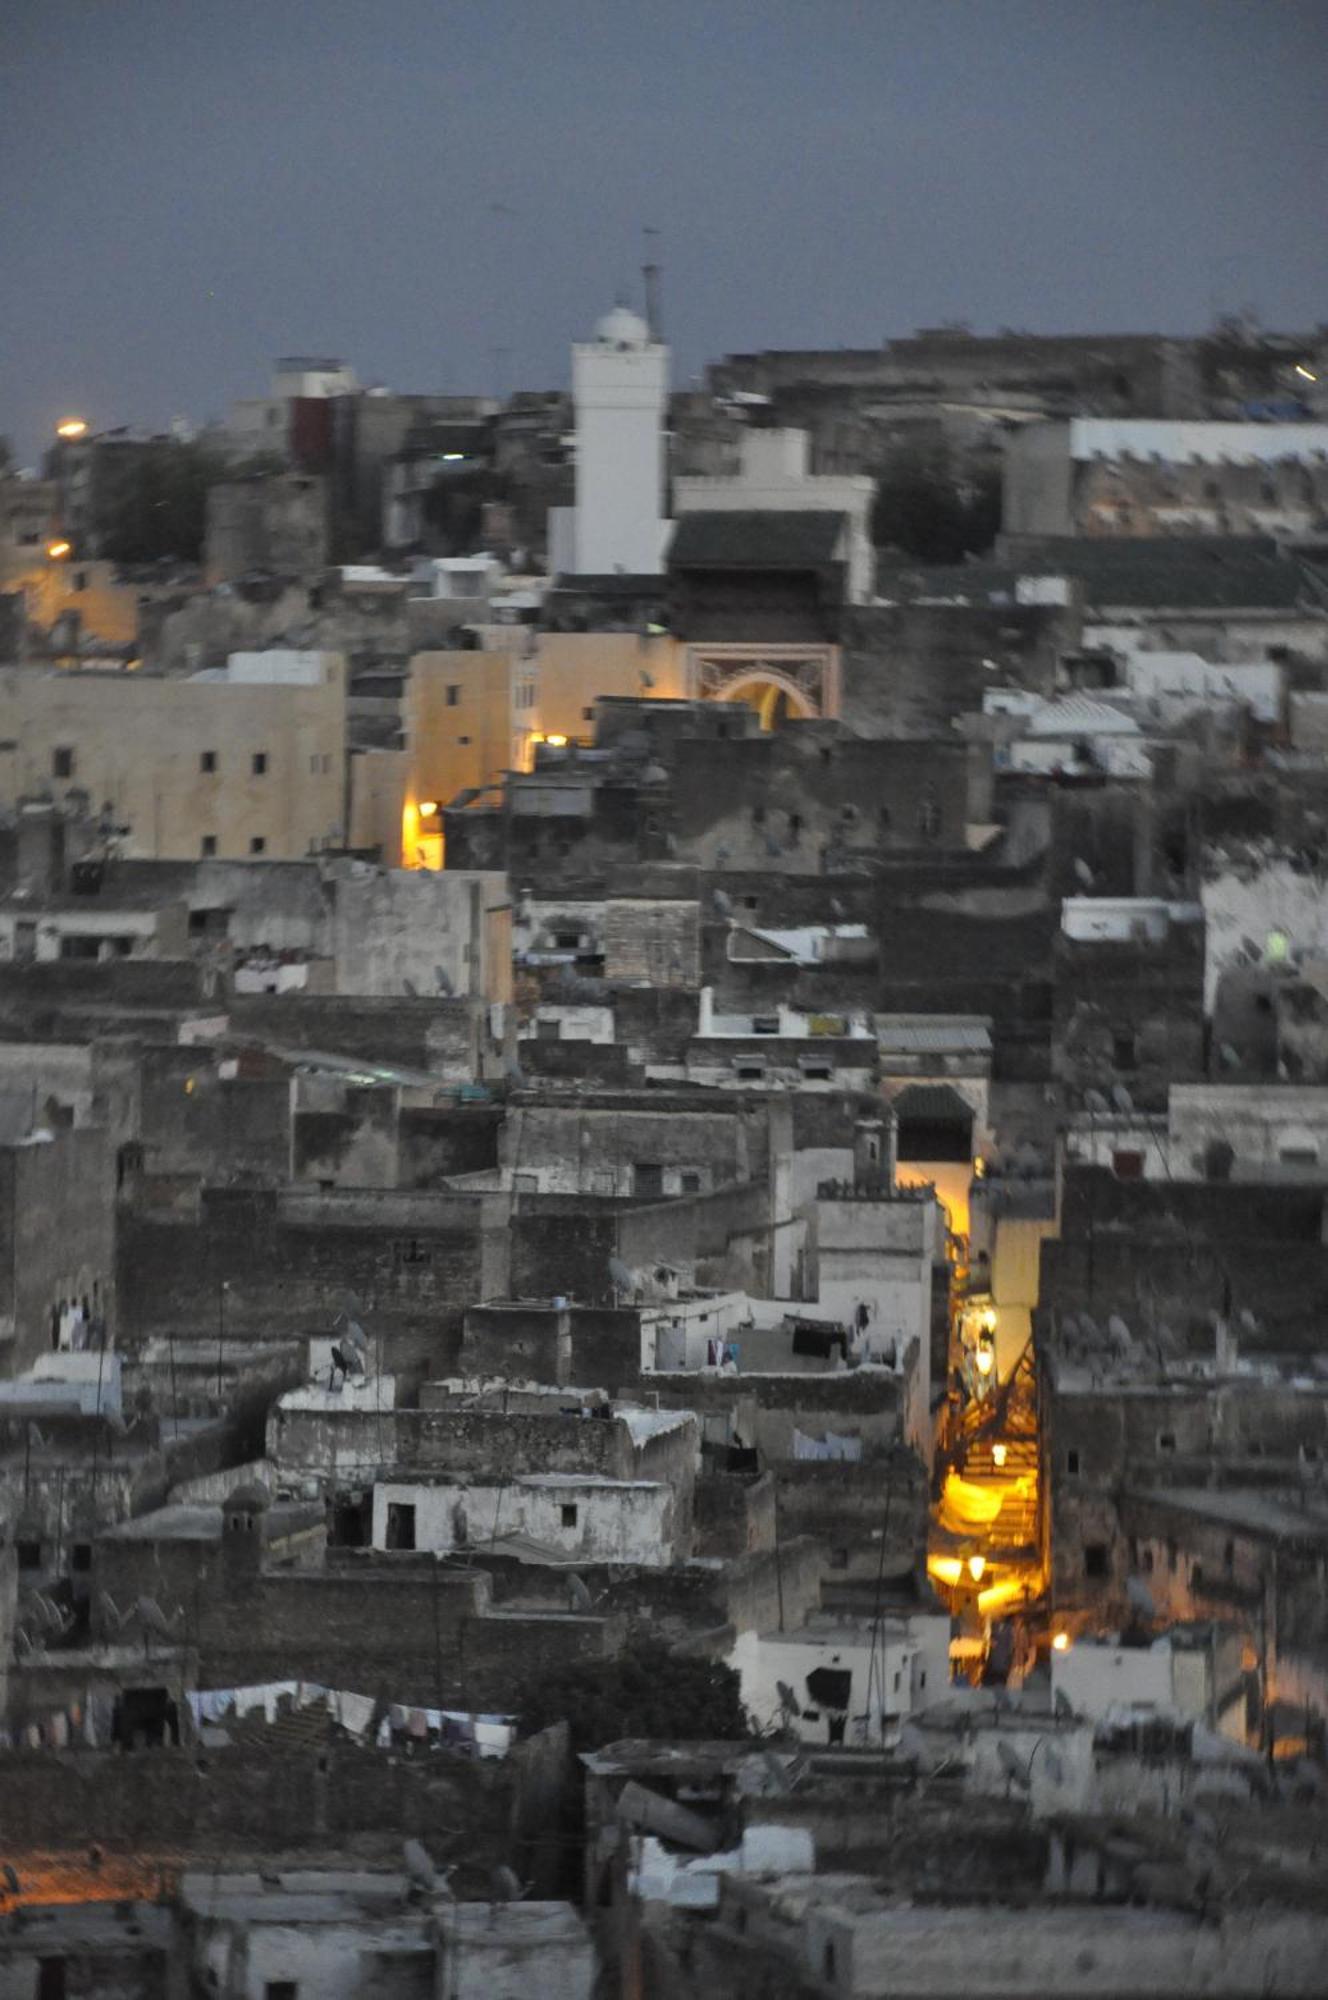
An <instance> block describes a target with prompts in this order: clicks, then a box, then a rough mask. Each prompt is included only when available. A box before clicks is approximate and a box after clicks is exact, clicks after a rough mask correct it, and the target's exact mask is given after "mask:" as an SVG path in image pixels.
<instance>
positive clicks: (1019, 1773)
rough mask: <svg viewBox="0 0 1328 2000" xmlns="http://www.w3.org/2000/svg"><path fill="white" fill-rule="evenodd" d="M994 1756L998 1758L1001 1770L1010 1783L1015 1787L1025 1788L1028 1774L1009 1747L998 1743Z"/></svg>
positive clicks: (1006, 1744)
mask: <svg viewBox="0 0 1328 2000" xmlns="http://www.w3.org/2000/svg"><path fill="white" fill-rule="evenodd" d="M996 1755H997V1756H998V1757H999V1758H1000V1760H1001V1769H1002V1770H1003V1771H1004V1773H1005V1775H1006V1777H1007V1778H1008V1779H1009V1780H1010V1782H1011V1783H1012V1784H1015V1785H1024V1786H1027V1784H1028V1773H1027V1771H1026V1770H1025V1769H1024V1767H1023V1765H1022V1763H1021V1762H1020V1760H1019V1758H1018V1757H1017V1756H1016V1755H1015V1753H1014V1751H1013V1750H1012V1749H1011V1748H1010V1745H1009V1744H1008V1743H1005V1742H1001V1743H998V1744H997V1745H996Z"/></svg>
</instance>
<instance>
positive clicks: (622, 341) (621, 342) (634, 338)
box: [595, 306, 650, 347]
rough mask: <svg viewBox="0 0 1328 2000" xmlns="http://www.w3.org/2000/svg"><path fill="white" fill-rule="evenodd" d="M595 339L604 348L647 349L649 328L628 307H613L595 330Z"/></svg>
mask: <svg viewBox="0 0 1328 2000" xmlns="http://www.w3.org/2000/svg"><path fill="white" fill-rule="evenodd" d="M595 338H596V340H598V341H601V342H602V343H603V345H604V346H606V347H647V346H649V344H650V328H649V327H648V326H647V325H646V323H645V321H644V320H643V319H638V318H637V316H636V314H635V313H634V312H633V311H632V309H631V307H630V306H615V307H614V308H613V311H612V312H607V313H605V315H604V317H603V319H602V320H601V321H600V322H599V325H598V326H597V327H596V328H595Z"/></svg>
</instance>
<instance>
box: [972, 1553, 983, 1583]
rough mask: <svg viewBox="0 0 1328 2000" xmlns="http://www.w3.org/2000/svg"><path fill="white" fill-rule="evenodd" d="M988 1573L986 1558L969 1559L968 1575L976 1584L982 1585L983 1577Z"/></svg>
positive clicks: (975, 1557)
mask: <svg viewBox="0 0 1328 2000" xmlns="http://www.w3.org/2000/svg"><path fill="white" fill-rule="evenodd" d="M986 1571H987V1558H986V1557H985V1556H970V1557H969V1559H968V1573H969V1575H970V1576H971V1577H972V1579H973V1581H974V1583H981V1581H982V1579H983V1577H984V1576H985V1575H986Z"/></svg>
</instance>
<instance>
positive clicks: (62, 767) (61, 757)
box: [51, 743, 74, 778]
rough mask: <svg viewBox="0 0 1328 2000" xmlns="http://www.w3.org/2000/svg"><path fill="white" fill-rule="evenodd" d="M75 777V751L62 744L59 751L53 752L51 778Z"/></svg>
mask: <svg viewBox="0 0 1328 2000" xmlns="http://www.w3.org/2000/svg"><path fill="white" fill-rule="evenodd" d="M73 775H74V753H73V750H72V749H71V748H70V746H69V745H68V744H67V743H62V744H60V746H59V747H58V748H57V749H55V750H52V752H51V776H52V777H53V778H72V777H73Z"/></svg>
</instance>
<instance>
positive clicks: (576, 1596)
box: [567, 1570, 595, 1617]
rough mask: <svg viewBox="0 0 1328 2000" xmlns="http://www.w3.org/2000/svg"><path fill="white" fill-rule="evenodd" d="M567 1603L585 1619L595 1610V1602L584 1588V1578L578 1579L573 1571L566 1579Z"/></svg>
mask: <svg viewBox="0 0 1328 2000" xmlns="http://www.w3.org/2000/svg"><path fill="white" fill-rule="evenodd" d="M567 1601H568V1603H569V1604H570V1605H571V1607H572V1609H573V1611H579V1612H580V1613H582V1615H583V1616H586V1617H588V1616H589V1614H590V1613H591V1612H592V1611H593V1610H594V1609H595V1600H594V1598H593V1597H592V1596H591V1594H590V1592H589V1590H588V1589H587V1588H586V1584H585V1580H584V1578H582V1577H579V1576H578V1575H577V1574H576V1571H575V1570H573V1571H572V1573H571V1575H570V1576H569V1577H568V1579H567Z"/></svg>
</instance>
